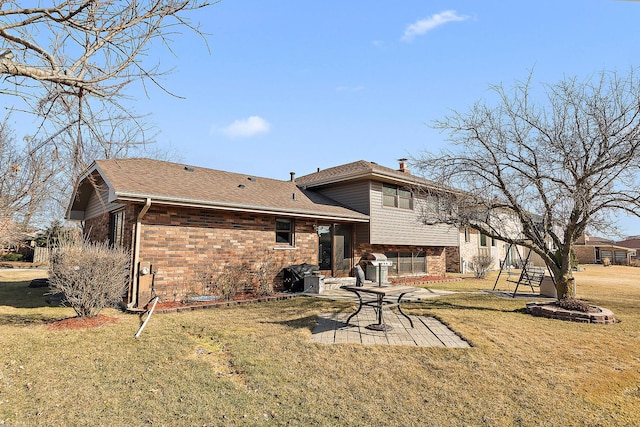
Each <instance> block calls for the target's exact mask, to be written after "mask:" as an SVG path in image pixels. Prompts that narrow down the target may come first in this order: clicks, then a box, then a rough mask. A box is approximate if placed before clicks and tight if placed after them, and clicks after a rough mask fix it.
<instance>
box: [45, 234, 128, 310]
mask: <svg viewBox="0 0 640 427" xmlns="http://www.w3.org/2000/svg"><path fill="white" fill-rule="evenodd" d="M129 262H130V256H129V252H128V251H126V250H125V249H122V248H111V247H109V246H108V245H107V243H92V242H88V241H86V240H81V241H79V242H63V243H61V245H60V246H59V248H58V249H57V250H55V251H53V253H52V257H51V264H50V267H49V288H50V289H51V291H52V292H54V293H63V294H64V296H65V303H66V304H68V305H69V306H71V307H72V308H73V309H74V310H75V312H76V313H77V315H78V317H95V316H97V315H98V313H100V311H101V310H102V309H103V308H105V307H108V306H113V305H116V304H117V303H118V302H121V301H122V297H123V295H124V293H125V292H126V290H127V284H128V279H129Z"/></svg>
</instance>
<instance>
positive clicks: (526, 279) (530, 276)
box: [507, 265, 545, 298]
mask: <svg viewBox="0 0 640 427" xmlns="http://www.w3.org/2000/svg"><path fill="white" fill-rule="evenodd" d="M544 274H545V270H544V268H542V267H533V266H527V265H525V266H523V267H522V271H521V272H520V276H518V279H511V278H510V277H507V282H511V283H515V285H516V288H515V289H514V290H513V297H514V298H515V296H516V294H517V292H518V287H519V286H520V285H524V286H529V287H530V288H531V292H533V293H535V292H536V291H535V289H534V287H536V288H540V284H541V283H542V280H543V279H544Z"/></svg>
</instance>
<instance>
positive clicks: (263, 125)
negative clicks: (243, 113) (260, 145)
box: [222, 116, 271, 138]
mask: <svg viewBox="0 0 640 427" xmlns="http://www.w3.org/2000/svg"><path fill="white" fill-rule="evenodd" d="M269 129H271V124H270V123H269V122H268V121H266V120H265V119H263V118H262V117H259V116H251V117H249V118H247V119H239V120H235V121H234V122H233V123H231V124H230V125H229V126H227V127H225V128H224V129H222V133H224V134H225V135H227V136H230V137H232V138H247V137H250V136H254V135H258V134H261V133H267V132H269Z"/></svg>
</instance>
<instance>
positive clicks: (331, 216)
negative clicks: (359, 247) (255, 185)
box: [113, 193, 369, 222]
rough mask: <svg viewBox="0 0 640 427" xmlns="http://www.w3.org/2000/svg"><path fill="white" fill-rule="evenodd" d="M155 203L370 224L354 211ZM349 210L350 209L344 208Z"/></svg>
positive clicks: (124, 196) (175, 200) (127, 198)
mask: <svg viewBox="0 0 640 427" xmlns="http://www.w3.org/2000/svg"><path fill="white" fill-rule="evenodd" d="M148 198H149V197H146V196H145V195H138V194H135V193H117V194H116V197H115V198H114V199H113V201H115V202H120V203H122V202H142V201H144V200H146V199H148ZM154 203H155V204H156V205H167V206H180V207H191V208H200V209H214V210H225V211H234V212H248V213H257V214H266V215H286V216H291V217H304V218H313V219H322V220H334V221H352V222H369V216H368V215H365V214H361V213H359V212H356V211H353V212H354V215H348V214H339V213H330V212H327V213H317V212H313V211H308V210H300V209H298V210H296V209H278V208H263V207H260V206H253V205H238V204H233V203H220V202H207V201H204V200H196V199H185V198H181V197H172V198H163V199H162V200H161V199H158V197H155V200H154ZM344 209H347V210H349V208H344Z"/></svg>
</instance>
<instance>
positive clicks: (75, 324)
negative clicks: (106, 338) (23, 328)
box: [46, 314, 118, 331]
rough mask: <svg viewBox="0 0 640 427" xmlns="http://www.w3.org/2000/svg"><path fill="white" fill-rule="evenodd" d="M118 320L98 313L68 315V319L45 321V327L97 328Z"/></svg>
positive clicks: (52, 328)
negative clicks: (92, 315) (84, 315)
mask: <svg viewBox="0 0 640 427" xmlns="http://www.w3.org/2000/svg"><path fill="white" fill-rule="evenodd" d="M117 321H118V319H117V318H115V317H110V316H105V315H103V314H99V315H97V316H95V317H70V318H68V319H62V320H56V321H55V322H51V323H47V325H46V327H47V329H51V330H53V331H63V330H67V329H87V328H98V327H100V326H103V325H108V324H110V323H116V322H117Z"/></svg>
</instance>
